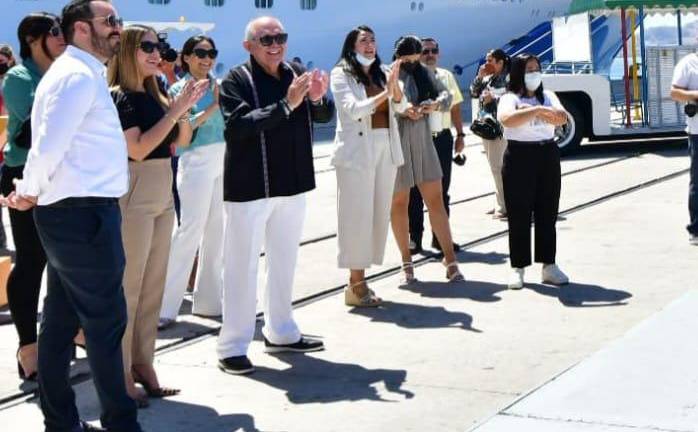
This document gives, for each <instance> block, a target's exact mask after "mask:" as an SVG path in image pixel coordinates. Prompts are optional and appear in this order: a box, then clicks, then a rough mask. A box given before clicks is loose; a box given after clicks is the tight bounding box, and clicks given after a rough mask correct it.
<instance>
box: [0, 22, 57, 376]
mask: <svg viewBox="0 0 698 432" xmlns="http://www.w3.org/2000/svg"><path fill="white" fill-rule="evenodd" d="M17 35H18V37H19V46H20V52H19V55H20V57H21V58H22V64H21V65H18V66H15V67H13V68H12V69H11V70H9V71H8V72H7V73H6V74H5V79H4V81H3V86H2V87H3V95H4V98H5V107H6V109H7V112H8V114H9V119H8V127H7V137H8V142H7V145H6V146H5V149H4V151H3V154H4V157H5V166H4V167H3V170H2V179H1V181H0V189H2V194H3V195H8V194H9V193H10V192H12V191H13V190H14V184H13V180H14V179H21V178H22V172H23V171H24V164H25V162H26V160H27V153H28V152H29V145H30V137H28V136H27V133H26V130H27V127H29V122H28V119H29V116H30V115H31V109H32V103H33V102H34V92H35V91H36V88H37V86H38V85H39V81H41V77H42V76H43V74H44V73H45V72H46V71H47V70H48V68H49V66H51V63H53V61H54V60H55V59H56V58H57V57H58V56H59V55H61V54H62V53H63V51H65V41H64V40H63V34H62V33H61V28H60V21H59V19H58V17H57V16H56V15H53V14H50V13H46V12H39V13H32V14H30V15H28V16H26V17H25V18H24V19H23V20H22V21H21V22H20V23H19V28H18V29H17ZM0 55H1V54H0ZM10 225H11V227H12V237H13V238H14V244H15V250H16V257H15V265H14V267H13V268H12V271H11V272H10V276H9V278H8V280H7V297H8V300H9V303H10V312H11V314H12V320H13V321H14V324H15V327H16V328H17V334H18V335H19V347H20V348H19V350H18V352H17V361H18V372H19V376H20V377H21V378H26V379H33V378H35V376H36V361H37V346H36V340H37V330H36V324H37V323H36V313H37V309H38V304H39V292H40V291H41V276H42V274H43V272H44V267H45V266H46V255H45V253H44V248H43V247H42V246H41V242H40V241H39V237H38V234H37V232H36V227H35V226H34V213H33V210H28V211H18V210H14V209H10Z"/></svg>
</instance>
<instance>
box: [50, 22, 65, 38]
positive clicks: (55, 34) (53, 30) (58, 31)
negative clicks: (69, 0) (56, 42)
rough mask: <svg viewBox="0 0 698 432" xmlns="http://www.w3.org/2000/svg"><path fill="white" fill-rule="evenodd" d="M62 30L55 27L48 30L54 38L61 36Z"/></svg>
mask: <svg viewBox="0 0 698 432" xmlns="http://www.w3.org/2000/svg"><path fill="white" fill-rule="evenodd" d="M61 33H62V32H61V28H60V27H59V26H57V25H56V26H53V27H51V28H50V29H49V30H48V33H47V34H48V35H49V36H53V37H58V36H60V35H61Z"/></svg>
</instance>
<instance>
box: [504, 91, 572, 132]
mask: <svg viewBox="0 0 698 432" xmlns="http://www.w3.org/2000/svg"><path fill="white" fill-rule="evenodd" d="M543 99H544V101H543V103H542V104H541V103H540V101H539V100H538V99H536V97H535V96H534V97H532V98H529V97H521V96H517V95H515V94H514V93H511V92H510V93H507V94H505V95H504V96H502V97H501V98H500V99H499V105H498V106H497V117H498V118H500V119H501V117H502V115H504V114H511V113H513V112H514V111H516V110H517V109H519V108H523V107H526V106H534V105H543V106H548V107H550V106H551V107H554V108H557V109H561V110H564V109H565V108H564V107H563V106H562V104H561V103H560V99H558V98H557V95H555V93H554V92H552V91H550V90H543ZM554 136H555V126H553V125H551V124H550V123H548V122H544V121H543V120H541V119H538V118H535V119H533V120H531V121H529V122H528V123H524V124H522V125H521V126H517V127H506V126H504V138H506V139H507V140H515V141H544V140H550V139H553V137H554Z"/></svg>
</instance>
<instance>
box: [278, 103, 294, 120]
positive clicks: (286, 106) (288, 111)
mask: <svg viewBox="0 0 698 432" xmlns="http://www.w3.org/2000/svg"><path fill="white" fill-rule="evenodd" d="M279 102H280V103H281V108H282V109H283V110H284V114H286V117H288V116H290V115H291V112H292V110H291V107H290V106H289V104H288V100H287V99H286V98H283V99H281V100H280V101H279Z"/></svg>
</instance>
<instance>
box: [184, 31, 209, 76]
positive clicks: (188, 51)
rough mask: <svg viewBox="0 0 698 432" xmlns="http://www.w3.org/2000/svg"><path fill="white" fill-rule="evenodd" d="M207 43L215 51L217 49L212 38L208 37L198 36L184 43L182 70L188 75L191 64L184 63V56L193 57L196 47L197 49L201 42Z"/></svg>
mask: <svg viewBox="0 0 698 432" xmlns="http://www.w3.org/2000/svg"><path fill="white" fill-rule="evenodd" d="M203 41H206V42H208V43H210V44H211V47H213V49H216V43H215V42H214V41H213V39H211V38H210V37H208V36H206V35H197V36H192V37H190V38H189V39H187V41H186V42H184V45H183V46H182V51H181V54H182V70H183V71H184V72H186V73H189V64H188V63H187V62H185V61H184V56H185V55H188V56H190V55H192V54H193V53H194V47H196V46H197V45H198V44H199V43H200V42H203Z"/></svg>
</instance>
